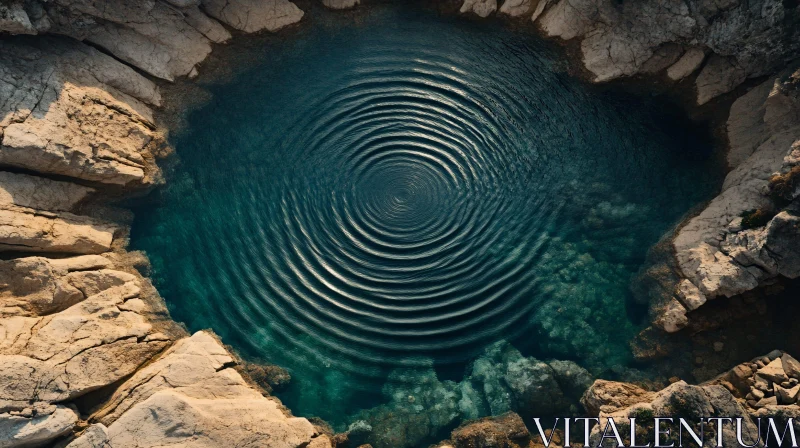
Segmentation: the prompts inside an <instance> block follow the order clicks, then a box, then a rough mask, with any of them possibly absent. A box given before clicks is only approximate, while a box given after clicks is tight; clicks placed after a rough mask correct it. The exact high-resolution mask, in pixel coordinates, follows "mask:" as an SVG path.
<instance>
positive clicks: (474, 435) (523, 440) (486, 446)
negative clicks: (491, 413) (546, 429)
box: [438, 412, 533, 448]
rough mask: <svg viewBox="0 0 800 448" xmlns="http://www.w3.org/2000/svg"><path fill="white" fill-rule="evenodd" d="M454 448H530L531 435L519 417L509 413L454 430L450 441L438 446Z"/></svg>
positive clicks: (466, 424)
mask: <svg viewBox="0 0 800 448" xmlns="http://www.w3.org/2000/svg"><path fill="white" fill-rule="evenodd" d="M447 445H451V446H452V447H454V448H523V447H524V448H528V447H531V446H533V444H532V440H531V434H530V432H528V428H526V427H525V423H524V422H523V421H522V418H520V416H519V415H517V414H515V413H513V412H509V413H506V414H503V415H500V416H497V417H486V418H482V419H480V420H477V421H468V422H465V423H463V424H462V425H461V426H459V427H458V428H456V429H454V430H453V432H452V433H451V435H450V440H448V441H446V442H442V443H441V444H440V445H438V446H439V447H440V448H441V447H444V446H447Z"/></svg>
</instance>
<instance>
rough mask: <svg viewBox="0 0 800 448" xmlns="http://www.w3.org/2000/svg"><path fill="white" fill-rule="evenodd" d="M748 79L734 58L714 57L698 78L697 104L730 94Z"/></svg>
mask: <svg viewBox="0 0 800 448" xmlns="http://www.w3.org/2000/svg"><path fill="white" fill-rule="evenodd" d="M745 79H747V73H746V72H745V70H744V69H743V68H742V67H740V66H739V65H738V63H737V62H736V60H734V59H733V58H726V57H722V56H718V55H712V56H711V58H709V60H708V63H707V64H706V65H705V67H703V69H702V70H701V71H700V75H698V76H697V81H696V86H697V104H705V103H707V102H709V101H710V100H711V99H713V98H716V97H718V96H719V95H722V94H723V93H728V92H730V91H732V90H733V89H735V88H736V87H737V86H738V85H740V84H741V83H743V82H744V80H745Z"/></svg>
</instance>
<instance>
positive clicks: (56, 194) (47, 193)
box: [0, 171, 94, 211]
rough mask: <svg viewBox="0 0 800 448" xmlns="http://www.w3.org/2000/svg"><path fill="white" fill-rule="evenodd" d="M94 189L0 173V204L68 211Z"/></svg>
mask: <svg viewBox="0 0 800 448" xmlns="http://www.w3.org/2000/svg"><path fill="white" fill-rule="evenodd" d="M93 192H94V189H93V188H89V187H84V186H81V185H76V184H73V183H69V182H59V181H54V180H50V179H44V178H41V177H36V176H29V175H26V174H14V173H9V172H6V171H0V205H4V206H5V205H17V206H20V207H28V208H33V209H37V210H47V211H70V210H72V209H73V208H74V207H75V205H76V204H78V203H79V202H81V201H83V200H84V199H85V198H86V197H87V196H88V195H89V194H90V193H93Z"/></svg>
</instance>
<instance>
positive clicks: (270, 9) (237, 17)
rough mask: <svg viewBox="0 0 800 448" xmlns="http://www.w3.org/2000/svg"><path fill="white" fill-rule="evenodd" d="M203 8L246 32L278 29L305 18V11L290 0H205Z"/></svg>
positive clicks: (220, 19) (213, 15) (211, 14)
mask: <svg viewBox="0 0 800 448" xmlns="http://www.w3.org/2000/svg"><path fill="white" fill-rule="evenodd" d="M203 9H204V10H205V11H206V12H207V13H208V14H209V15H210V16H212V17H214V18H216V19H218V20H219V21H221V22H223V23H226V24H228V25H230V26H232V27H234V28H236V29H237V30H242V31H244V32H246V33H254V32H256V31H262V30H267V31H273V32H274V31H278V30H279V29H281V28H283V27H285V26H287V25H291V24H293V23H296V22H299V21H300V19H302V18H303V11H301V10H300V8H298V7H297V5H295V4H294V3H292V2H290V1H288V0H203Z"/></svg>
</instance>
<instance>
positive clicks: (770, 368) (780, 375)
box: [756, 359, 788, 384]
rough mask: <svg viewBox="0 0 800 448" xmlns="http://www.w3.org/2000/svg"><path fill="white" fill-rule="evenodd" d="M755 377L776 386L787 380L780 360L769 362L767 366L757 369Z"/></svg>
mask: <svg viewBox="0 0 800 448" xmlns="http://www.w3.org/2000/svg"><path fill="white" fill-rule="evenodd" d="M756 375H758V376H760V377H762V378H765V379H767V380H769V381H772V382H774V383H778V384H780V383H782V382H784V381H786V380H787V379H788V377H787V376H786V372H784V371H783V363H782V362H781V360H780V359H774V360H772V361H770V363H769V364H767V365H766V366H764V367H762V368H760V369H758V371H757V372H756Z"/></svg>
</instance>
